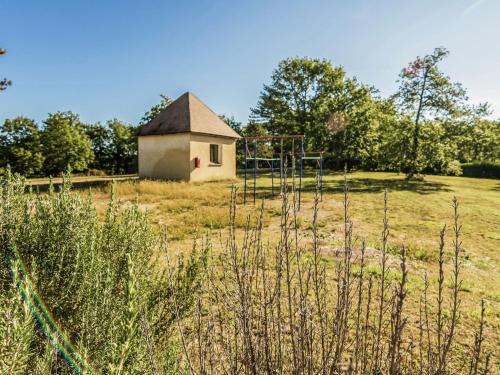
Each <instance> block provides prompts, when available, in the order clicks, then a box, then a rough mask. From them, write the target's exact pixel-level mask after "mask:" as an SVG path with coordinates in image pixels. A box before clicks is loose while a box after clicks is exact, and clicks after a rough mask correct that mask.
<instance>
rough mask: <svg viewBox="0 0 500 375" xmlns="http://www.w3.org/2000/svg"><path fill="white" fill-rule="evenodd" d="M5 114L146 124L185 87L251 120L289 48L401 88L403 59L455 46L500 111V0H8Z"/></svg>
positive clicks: (456, 72)
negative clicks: (152, 111)
mask: <svg viewBox="0 0 500 375" xmlns="http://www.w3.org/2000/svg"><path fill="white" fill-rule="evenodd" d="M0 17H1V21H0V47H3V48H6V49H7V50H8V54H7V55H6V56H3V57H1V58H0V78H3V77H8V78H9V79H12V81H13V86H12V87H10V88H8V89H7V90H6V91H4V92H2V93H0V121H3V120H4V119H5V118H7V117H12V116H16V115H21V114H22V115H26V116H29V117H33V118H35V119H36V120H39V121H41V120H42V119H43V118H44V117H45V116H46V115H47V113H49V112H54V111H57V110H72V111H74V112H76V113H78V114H80V116H81V118H82V120H84V121H89V122H90V121H92V122H93V121H105V120H107V119H111V118H114V117H116V118H118V119H121V120H124V121H127V122H130V123H135V122H137V121H138V120H139V119H140V118H141V116H142V115H143V113H144V112H145V111H146V110H147V109H148V108H149V107H150V106H151V105H153V104H155V103H157V102H158V101H159V99H160V98H159V94H160V93H164V94H166V95H169V96H171V97H173V98H175V97H177V96H179V95H180V94H182V93H183V92H185V91H192V92H193V93H195V94H196V95H198V96H199V97H200V98H201V99H202V100H203V101H204V102H205V103H207V104H208V105H209V106H210V107H211V108H212V109H213V110H214V111H216V112H217V113H225V114H228V115H234V116H235V117H236V118H237V119H238V120H240V121H244V122H246V120H247V118H248V114H249V108H250V107H252V106H254V105H255V104H256V102H257V99H258V95H259V92H260V90H261V89H262V85H263V84H264V83H266V82H269V79H270V75H271V72H272V70H273V69H274V68H275V67H276V66H277V63H278V61H279V60H281V59H283V58H286V57H294V56H308V57H317V58H327V59H330V60H331V61H332V62H333V63H334V64H335V65H342V66H343V67H344V68H345V70H346V71H347V74H348V75H349V76H356V77H357V78H358V79H359V80H361V81H362V82H364V83H367V84H371V85H374V86H376V87H377V88H378V89H379V90H380V91H381V94H382V95H384V96H385V95H390V94H391V93H393V92H394V91H395V90H396V87H397V85H396V82H395V81H396V79H397V75H398V73H399V71H400V69H401V68H402V67H403V66H404V65H406V63H407V62H408V61H410V60H411V59H413V58H414V57H415V56H417V55H423V54H426V53H429V52H431V51H432V49H433V48H434V47H437V46H445V47H447V48H448V49H449V50H450V52H451V55H450V57H449V58H448V59H447V61H446V62H445V63H444V64H443V66H442V68H443V70H444V71H445V72H446V73H447V74H448V75H450V76H451V78H452V79H453V80H456V81H459V82H462V83H463V84H464V86H465V87H466V88H467V89H468V93H469V97H470V98H471V100H472V102H480V101H488V102H490V103H491V104H492V108H493V110H494V114H493V116H494V117H495V118H499V117H500V0H418V1H416V0H412V1H406V0H392V1H391V0H351V1H347V0H339V1H334V0H301V1H299V0H252V1H243V0H232V1H230V0H200V1H189V0H185V1H167V0H163V1H159V0H158V1H153V0H152V1H149V0H142V1H141V0H134V1H132V0H86V1H77V0H64V1H63V0H46V1H40V0H38V1H37V0H30V1H28V0H0Z"/></svg>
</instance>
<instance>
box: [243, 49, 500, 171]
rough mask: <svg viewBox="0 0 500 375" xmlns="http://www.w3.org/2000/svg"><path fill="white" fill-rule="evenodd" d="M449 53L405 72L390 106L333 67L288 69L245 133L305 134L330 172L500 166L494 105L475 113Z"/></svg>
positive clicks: (268, 88)
mask: <svg viewBox="0 0 500 375" xmlns="http://www.w3.org/2000/svg"><path fill="white" fill-rule="evenodd" d="M446 56H448V51H447V50H446V49H444V48H436V49H435V50H434V51H433V52H432V53H431V54H429V55H426V56H424V57H417V58H416V59H415V60H414V61H412V62H410V63H409V64H408V66H407V67H405V68H403V69H402V71H401V73H400V75H399V78H398V81H397V82H398V84H399V88H398V90H397V92H396V93H395V94H394V95H391V96H390V97H388V98H383V97H381V96H380V94H379V93H378V91H377V90H376V89H375V88H374V87H372V86H368V85H365V84H363V83H361V82H359V81H358V80H357V79H356V78H350V77H347V75H346V72H345V71H344V69H343V68H342V67H336V66H334V65H333V64H332V63H331V62H330V61H328V60H320V59H309V58H289V59H285V60H283V61H281V62H280V63H279V65H278V67H277V68H276V69H275V70H274V72H273V74H272V76H271V82H270V83H269V84H266V85H264V88H263V90H262V92H261V94H260V97H259V100H258V103H257V105H256V106H255V107H254V108H252V110H251V113H252V114H251V119H250V124H249V126H248V127H247V128H245V131H244V133H246V134H249V135H250V134H252V133H259V134H270V135H278V134H304V135H305V136H306V138H305V139H306V145H305V147H306V151H323V152H325V156H326V164H327V166H329V167H334V168H342V167H343V166H344V165H347V166H348V168H361V169H367V170H387V171H398V172H404V173H406V174H407V175H408V177H414V176H418V175H421V174H422V173H438V174H454V175H457V174H460V173H461V167H460V165H461V163H466V162H472V161H485V160H490V161H495V160H498V159H499V155H500V136H499V134H500V121H492V120H489V119H488V115H490V110H489V106H488V104H485V103H482V104H479V105H472V104H471V103H470V102H469V100H468V97H467V94H466V90H465V89H464V88H463V86H462V85H461V84H460V83H456V82H453V81H452V80H451V79H450V78H449V77H448V76H446V75H445V74H444V73H443V72H442V71H441V70H440V69H439V65H440V63H441V62H442V61H443V59H444V58H446Z"/></svg>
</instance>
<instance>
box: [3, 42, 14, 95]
mask: <svg viewBox="0 0 500 375" xmlns="http://www.w3.org/2000/svg"><path fill="white" fill-rule="evenodd" d="M6 53H7V50H6V49H5V48H0V56H2V55H5V54H6ZM10 85H12V81H11V80H10V79H7V78H3V79H0V91H3V90H5V89H6V88H7V87H8V86H10Z"/></svg>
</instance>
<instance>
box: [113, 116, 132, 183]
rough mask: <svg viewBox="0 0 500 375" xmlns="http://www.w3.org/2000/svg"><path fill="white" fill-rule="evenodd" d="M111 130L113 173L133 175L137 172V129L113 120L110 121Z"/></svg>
mask: <svg viewBox="0 0 500 375" xmlns="http://www.w3.org/2000/svg"><path fill="white" fill-rule="evenodd" d="M107 125H108V128H109V129H110V136H111V137H110V138H111V139H110V154H111V156H112V159H113V162H114V163H113V170H112V172H113V173H131V172H135V171H136V170H137V140H136V137H135V131H136V130H135V128H133V127H131V126H128V125H126V124H124V123H123V122H121V121H119V120H117V119H113V120H111V121H108V124H107Z"/></svg>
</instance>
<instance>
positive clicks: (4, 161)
mask: <svg viewBox="0 0 500 375" xmlns="http://www.w3.org/2000/svg"><path fill="white" fill-rule="evenodd" d="M0 155H1V156H0V158H1V159H0V167H3V168H5V167H6V166H7V165H9V166H10V167H11V169H12V171H13V172H16V173H19V174H22V175H24V176H28V177H31V176H36V175H39V174H40V173H41V171H42V166H43V160H44V158H43V154H42V150H41V144H40V129H39V128H38V125H37V124H36V122H35V121H34V120H32V119H29V118H26V117H22V116H19V117H16V118H13V119H7V120H5V122H4V123H3V125H2V126H1V127H0Z"/></svg>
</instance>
